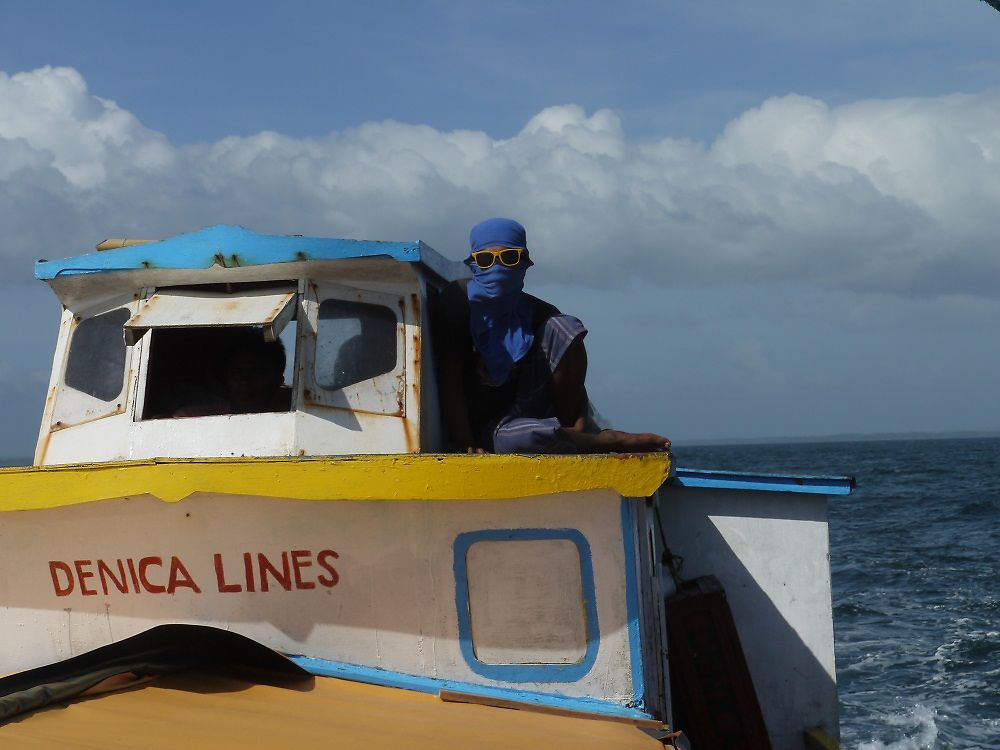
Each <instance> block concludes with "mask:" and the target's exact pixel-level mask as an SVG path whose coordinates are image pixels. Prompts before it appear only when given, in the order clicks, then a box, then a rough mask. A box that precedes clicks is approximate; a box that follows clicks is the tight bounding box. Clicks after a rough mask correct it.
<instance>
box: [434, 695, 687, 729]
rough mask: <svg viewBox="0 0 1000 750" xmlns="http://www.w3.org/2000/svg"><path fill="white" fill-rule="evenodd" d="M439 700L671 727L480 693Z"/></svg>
mask: <svg viewBox="0 0 1000 750" xmlns="http://www.w3.org/2000/svg"><path fill="white" fill-rule="evenodd" d="M438 698H440V699H441V700H443V701H445V702H447V703H474V704H476V705H478V706H492V707H494V708H512V709H515V710H518V711H534V712H535V713H540V714H549V715H551V716H567V717H572V718H577V719H597V720H598V721H613V722H617V723H619V724H630V725H632V726H634V727H638V728H639V729H654V730H658V731H661V732H664V731H668V730H669V727H668V726H667V725H666V724H664V723H663V722H662V721H658V720H657V719H641V718H637V717H632V716H613V715H610V714H599V713H596V712H593V711H579V710H577V709H572V708H560V707H559V706H545V705H541V704H539V703H527V702H525V701H517V700H509V699H507V698H496V697H494V696H491V695H480V694H478V693H463V692H461V691H458V690H442V691H440V692H439V693H438Z"/></svg>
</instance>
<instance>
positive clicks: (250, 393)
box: [125, 282, 298, 419]
mask: <svg viewBox="0 0 1000 750" xmlns="http://www.w3.org/2000/svg"><path fill="white" fill-rule="evenodd" d="M297 300H298V294H297V292H296V287H295V285H294V282H278V283H273V282H268V283H251V284H226V285H219V284H211V285H200V286H197V287H174V288H170V289H159V290H157V291H156V293H155V294H154V295H152V296H151V297H150V298H149V299H148V300H145V301H144V302H143V303H141V304H140V306H139V309H138V311H137V312H136V314H135V315H134V316H133V317H132V318H131V319H130V320H129V321H128V323H127V324H126V325H125V335H126V339H129V338H131V339H132V340H136V341H137V340H138V339H143V340H144V344H143V347H144V350H145V352H146V355H145V356H146V359H145V364H144V366H143V370H144V371H145V372H146V383H145V390H144V392H143V403H142V408H141V417H140V418H141V419H164V418H172V417H207V416H218V415H224V414H259V413H265V412H283V411H290V410H291V409H292V389H291V382H290V381H291V378H292V376H293V372H294V370H293V363H294V360H295V329H296V326H295V323H294V321H295V316H296V311H297V309H298V304H297Z"/></svg>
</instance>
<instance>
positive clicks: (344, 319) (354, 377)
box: [316, 299, 398, 391]
mask: <svg viewBox="0 0 1000 750" xmlns="http://www.w3.org/2000/svg"><path fill="white" fill-rule="evenodd" d="M396 338H397V336H396V315H395V313H393V311H392V310H390V309H389V308H388V307H383V306H382V305H371V304H368V303H365V302H351V301H347V300H339V299H328V300H325V301H324V302H323V303H321V304H320V306H319V325H318V331H317V336H316V382H317V384H318V385H319V386H320V387H321V388H323V389H324V390H327V391H336V390H340V389H342V388H346V387H347V386H350V385H355V384H356V383H361V382H363V381H365V380H370V379H371V378H374V377H377V376H378V375H383V374H385V373H387V372H392V371H393V370H394V369H396V360H397V358H398V352H397V351H396Z"/></svg>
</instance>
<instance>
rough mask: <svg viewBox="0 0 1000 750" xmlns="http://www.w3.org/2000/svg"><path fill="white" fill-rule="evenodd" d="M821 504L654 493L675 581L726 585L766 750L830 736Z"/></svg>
mask: <svg viewBox="0 0 1000 750" xmlns="http://www.w3.org/2000/svg"><path fill="white" fill-rule="evenodd" d="M826 503H827V499H826V497H825V496H823V495H813V494H797V493H787V492H758V491H747V490H722V489H700V488H685V487H678V486H667V487H666V488H665V489H663V490H661V491H660V497H659V509H660V515H661V521H662V524H663V531H664V534H665V537H666V542H667V545H668V547H669V548H670V551H671V552H672V553H673V554H674V555H679V556H680V557H682V558H683V559H684V565H683V570H682V575H683V577H684V578H685V579H691V578H696V577H698V576H703V575H714V576H715V577H716V578H718V579H719V581H720V582H721V583H722V585H723V587H724V588H725V591H726V597H727V599H728V601H729V606H730V608H731V610H732V613H733V619H734V620H735V622H736V628H737V631H738V633H739V637H740V642H741V644H742V647H743V653H744V655H745V656H746V660H747V666H748V667H749V670H750V674H751V677H752V679H753V682H754V686H755V688H756V691H757V698H758V700H759V702H760V706H761V710H762V712H763V714H764V721H765V724H766V725H767V729H768V732H769V734H770V736H771V741H772V744H773V746H774V749H775V750H801V748H802V747H803V734H802V733H803V731H804V730H805V729H808V728H812V727H821V728H823V729H824V730H826V731H827V732H828V733H829V734H831V735H832V736H834V737H836V736H838V735H839V724H838V718H837V716H838V714H837V682H836V667H835V662H834V652H833V609H832V603H831V588H830V565H829V538H828V532H827V515H826ZM673 689H674V690H683V689H684V686H683V685H675V686H673Z"/></svg>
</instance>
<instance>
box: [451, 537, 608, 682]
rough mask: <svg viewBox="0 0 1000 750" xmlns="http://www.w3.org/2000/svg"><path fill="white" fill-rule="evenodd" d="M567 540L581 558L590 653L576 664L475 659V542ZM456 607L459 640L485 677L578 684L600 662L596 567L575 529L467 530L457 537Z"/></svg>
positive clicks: (464, 653) (475, 669)
mask: <svg viewBox="0 0 1000 750" xmlns="http://www.w3.org/2000/svg"><path fill="white" fill-rule="evenodd" d="M555 539H559V540H568V541H570V542H573V544H575V545H576V549H577V552H578V553H579V555H580V582H581V585H582V588H583V611H584V618H585V620H586V622H585V625H586V630H587V651H586V653H585V654H584V656H583V659H581V660H580V661H578V662H576V663H574V664H485V663H483V662H481V661H479V659H477V658H476V652H475V648H474V646H473V643H472V620H471V615H470V612H469V576H468V570H467V568H466V554H467V553H468V551H469V547H471V546H472V545H473V544H475V543H476V542H483V541H493V542H495V541H537V540H555ZM454 549H455V562H454V571H455V608H456V611H457V612H458V638H459V646H460V647H461V649H462V656H463V657H465V661H466V663H467V664H468V665H469V669H471V670H472V671H473V672H475V673H476V674H478V675H481V676H482V677H488V678H489V679H491V680H498V681H502V682H576V681H577V680H579V679H581V678H583V677H584V675H586V674H587V673H588V672H589V671H590V670H591V669H592V668H593V666H594V662H595V661H596V660H597V651H598V648H599V647H600V644H601V631H600V627H599V626H598V622H597V601H596V592H595V590H594V566H593V562H592V561H591V558H590V544H588V542H587V539H586V537H584V535H583V534H581V533H580V532H579V531H578V530H576V529H484V530H482V531H467V532H465V533H463V534H459V535H458V536H457V537H456V538H455V547H454Z"/></svg>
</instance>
